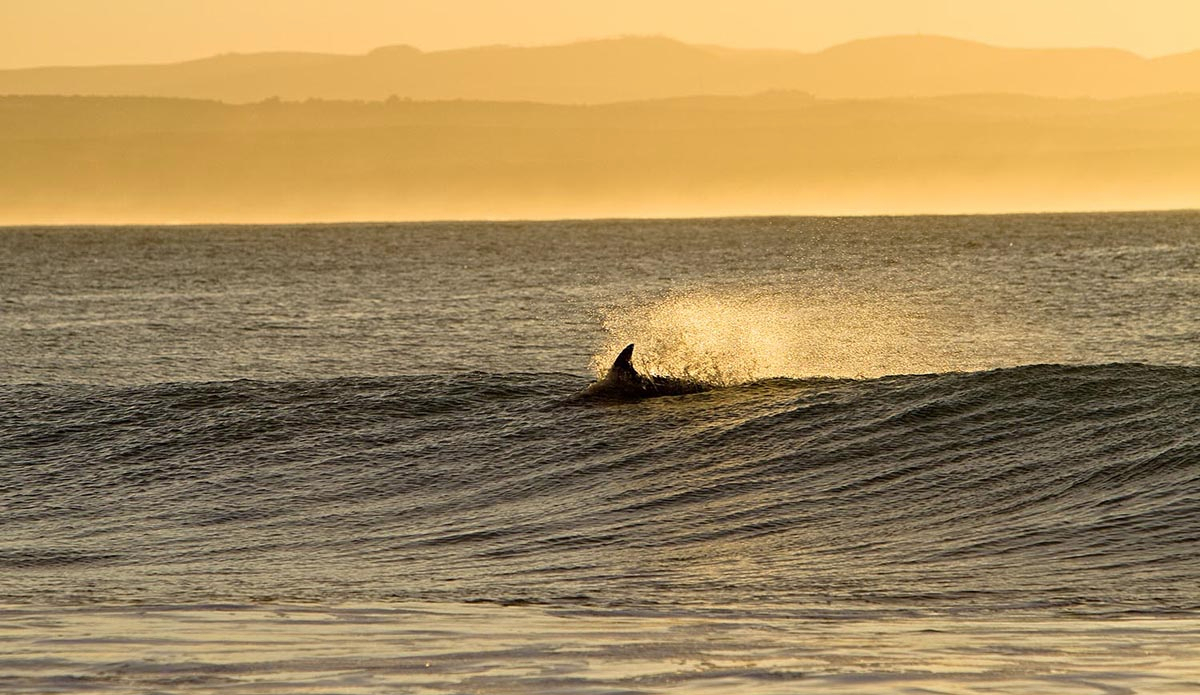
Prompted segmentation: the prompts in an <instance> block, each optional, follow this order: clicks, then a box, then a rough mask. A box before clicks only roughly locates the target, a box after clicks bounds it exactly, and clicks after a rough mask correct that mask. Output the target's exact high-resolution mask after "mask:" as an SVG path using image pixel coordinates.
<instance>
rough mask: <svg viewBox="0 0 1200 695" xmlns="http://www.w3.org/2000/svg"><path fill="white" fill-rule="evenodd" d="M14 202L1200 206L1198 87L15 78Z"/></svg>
mask: <svg viewBox="0 0 1200 695" xmlns="http://www.w3.org/2000/svg"><path fill="white" fill-rule="evenodd" d="M0 148H2V149H3V151H4V152H5V156H4V157H0V190H3V191H4V192H5V195H4V196H3V197H2V198H0V224H33V223H76V222H146V223H161V222H171V221H181V222H182V221H188V222H240V221H268V222H284V221H317V220H365V219H375V220H385V219H468V218H490V219H496V218H546V217H613V216H709V215H712V216H715V215H743V214H845V213H915V212H986V211H1024V210H1097V209H1101V210H1113V209H1134V208H1146V209H1149V208H1160V209H1161V208H1185V207H1200V196H1198V195H1197V193H1196V192H1197V191H1200V95H1176V96H1156V97H1144V98H1135V99H1124V100H1106V101H1098V100H1090V99H1069V100H1068V99H1046V98H1039V97H1029V96H1010V95H971V96H954V97H928V98H916V99H885V100H825V99H813V98H811V97H809V96H807V95H804V94H802V93H779V92H776V93H768V94H762V95H758V96H753V97H719V96H712V97H691V98H680V99H669V100H660V101H642V102H626V103H618V104H609V105H585V106H569V105H554V104H535V103H514V102H499V103H496V102H467V101H443V102H406V101H403V100H394V101H388V102H369V103H363V102H337V101H319V100H313V101H308V102H291V103H290V102H278V101H266V102H261V103H255V104H245V105H231V104H223V103H219V102H214V101H192V100H181V99H156V98H130V97H37V96H32V97H0Z"/></svg>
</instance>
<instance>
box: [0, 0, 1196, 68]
mask: <svg viewBox="0 0 1200 695" xmlns="http://www.w3.org/2000/svg"><path fill="white" fill-rule="evenodd" d="M1198 28H1200V0H836V1H834V0H822V1H820V2H817V1H815V0H736V1H734V0H720V1H716V0H707V1H706V0H604V2H599V1H598V0H0V68H14V67H31V66H38V65H95V64H110V63H130V62H164V61H176V60H186V59H190V58H198V57H204V56H208V55H212V54H216V53H225V52H255V51H268V50H302V51H320V52H334V53H363V52H366V51H367V50H369V49H371V48H375V47H377V46H381V45H388V44H397V43H407V44H411V45H414V46H417V47H418V48H421V49H424V50H436V49H445V48H459V47H464V46H475V45H484V44H495V43H509V44H526V45H530V44H534V45H536V44H547V43H562V42H568V41H573V40H577V39H584V38H598V37H609V36H618V35H624V34H661V35H666V36H671V37H673V38H677V39H681V40H683V41H687V42H694V43H712V44H720V45H726V46H733V47H746V48H756V47H762V48H787V49H796V50H804V51H815V50H820V49H822V48H826V47H828V46H831V45H834V44H837V43H841V42H844V41H848V40H852V39H856V38H865V37H871V36H880V35H888V34H914V33H925V34H941V35H947V36H954V37H958V38H965V39H973V40H977V41H982V42H985V43H992V44H996V45H1001V46H1015V47H1043V48H1045V47H1072V46H1109V47H1116V48H1124V49H1128V50H1131V51H1134V52H1137V53H1140V54H1142V55H1146V56H1157V55H1164V54H1170V53H1179V52H1185V51H1191V50H1196V49H1200V29H1198Z"/></svg>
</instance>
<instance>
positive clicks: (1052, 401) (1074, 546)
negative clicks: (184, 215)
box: [0, 364, 1200, 611]
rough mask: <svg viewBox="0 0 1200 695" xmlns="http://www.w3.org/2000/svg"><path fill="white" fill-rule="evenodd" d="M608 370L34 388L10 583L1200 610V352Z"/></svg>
mask: <svg viewBox="0 0 1200 695" xmlns="http://www.w3.org/2000/svg"><path fill="white" fill-rule="evenodd" d="M584 385H585V384H584V383H583V382H582V381H581V380H580V379H579V378H578V377H575V376H571V375H564V374H505V375H493V374H484V373H471V374H461V375H453V376H419V377H394V378H347V379H335V380H315V381H294V382H252V381H235V382H219V383H176V384H159V385H150V386H138V387H121V388H115V387H99V386H82V385H80V386H37V385H15V386H9V387H8V388H7V389H6V392H5V394H4V395H3V396H2V397H0V458H2V459H3V460H2V461H0V464H2V466H0V510H3V511H0V527H2V529H3V540H2V541H0V568H2V569H3V572H0V592H3V596H2V597H0V598H3V599H5V600H26V599H33V598H45V597H46V596H58V597H62V596H70V598H72V599H78V598H81V597H83V598H88V597H91V598H94V599H95V600H126V599H129V600H153V599H177V598H187V599H190V600H214V599H221V598H236V597H243V598H244V597H279V596H281V595H283V596H284V597H287V598H296V599H302V598H308V597H312V598H322V599H332V600H336V599H387V598H402V599H446V600H468V601H477V600H483V601H536V602H546V603H557V602H572V603H574V602H585V603H603V604H616V605H642V604H653V603H660V602H666V603H673V604H678V603H719V604H740V603H756V604H769V605H794V604H797V603H800V604H809V603H814V602H826V601H838V602H841V601H845V602H852V603H858V604H869V605H889V606H892V605H901V606H916V607H954V608H956V609H963V610H967V609H983V610H986V609H989V608H994V607H999V606H1011V605H1034V604H1037V605H1044V604H1051V605H1064V606H1089V605H1103V606H1105V607H1109V608H1115V609H1129V610H1150V611H1157V610H1175V609H1186V608H1195V607H1197V606H1200V589H1198V588H1197V587H1198V586H1200V582H1198V581H1197V579H1198V578H1200V563H1198V561H1197V560H1196V558H1197V557H1198V556H1200V405H1198V404H1200V369H1198V368H1195V367H1155V366H1147V365H1140V364H1109V365H1099V366H1056V365H1036V366H1029V367H1019V368H1013V369H1004V370H996V371H990V372H975V373H949V374H933V375H917V376H893V377H885V378H880V379H872V380H861V381H854V380H820V379H817V380H769V381H761V382H756V383H752V384H747V385H743V386H739V387H733V388H728V389H722V390H718V391H713V392H707V393H702V394H696V395H691V396H685V397H678V398H662V399H652V400H645V401H638V402H630V403H615V404H614V403H578V402H572V401H570V400H569V399H568V398H567V396H568V395H569V394H571V393H573V392H575V391H577V390H579V389H580V388H582V387H583V386H584ZM914 587H919V588H914ZM64 592H65V593H64Z"/></svg>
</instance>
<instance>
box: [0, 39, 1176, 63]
mask: <svg viewBox="0 0 1200 695" xmlns="http://www.w3.org/2000/svg"><path fill="white" fill-rule="evenodd" d="M889 39H927V40H929V39H931V40H943V41H954V42H958V43H963V44H973V45H975V46H983V47H987V48H994V49H999V50H1010V51H1035V52H1036V51H1115V52H1119V53H1124V54H1127V55H1130V56H1133V57H1135V58H1139V59H1141V60H1146V61H1152V60H1159V59H1162V58H1170V57H1174V56H1182V55H1189V54H1191V53H1200V47H1197V48H1192V49H1188V50H1184V51H1173V52H1169V53H1163V54H1159V55H1148V54H1145V53H1139V52H1138V51H1135V50H1132V49H1128V48H1120V47H1117V46H1101V45H1081V46H1061V45H1060V46H1011V45H1004V44H1000V43H991V42H988V41H980V40H976V39H967V38H962V37H958V36H951V35H948V34H925V33H921V32H917V33H896V34H877V35H871V36H862V37H859V38H855V39H847V40H844V41H838V42H836V43H832V44H829V45H827V46H825V47H823V48H820V49H816V50H804V49H799V48H774V47H769V46H761V47H748V46H740V45H726V44H719V43H709V42H690V41H686V40H683V39H678V38H675V37H673V36H669V35H667V34H612V35H608V36H597V37H584V38H578V39H574V40H564V41H559V42H554V43H503V42H499V43H488V44H471V45H464V46H456V47H452V48H435V49H425V48H420V47H418V46H416V45H413V44H411V43H404V42H399V43H388V44H382V45H378V46H374V47H372V48H369V49H367V50H366V51H364V52H360V53H337V52H327V51H313V50H298V49H266V50H256V51H249V52H247V51H221V52H216V53H208V54H205V55H201V56H196V57H193V58H184V59H168V60H157V61H142V62H115V63H111V62H109V63H106V62H100V63H47V64H38V65H20V66H9V67H3V66H0V72H10V71H12V72H15V71H22V70H54V69H69V68H120V67H139V66H152V65H154V66H159V65H183V64H187V63H195V62H200V61H205V60H212V59H215V58H225V57H253V56H264V55H311V56H326V57H330V58H365V57H367V56H370V55H371V54H372V53H375V52H377V51H380V50H384V49H389V48H409V49H412V50H414V51H416V52H417V53H419V54H421V55H437V54H441V53H459V52H466V51H480V50H488V49H493V50H495V49H511V50H530V49H539V48H566V47H570V46H580V45H586V44H596V43H607V42H618V41H645V40H659V41H667V42H671V43H675V44H679V45H681V46H688V47H692V48H701V49H710V50H714V49H715V50H723V51H739V52H746V53H758V52H761V53H793V54H798V55H806V56H814V55H820V54H821V53H825V52H828V51H831V50H833V49H835V48H840V47H843V46H848V45H851V44H855V43H862V42H869V41H885V40H889Z"/></svg>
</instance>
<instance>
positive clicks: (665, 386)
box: [583, 343, 712, 398]
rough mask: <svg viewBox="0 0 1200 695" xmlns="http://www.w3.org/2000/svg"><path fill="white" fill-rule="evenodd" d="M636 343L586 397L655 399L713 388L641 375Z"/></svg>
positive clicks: (665, 377)
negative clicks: (635, 359)
mask: <svg viewBox="0 0 1200 695" xmlns="http://www.w3.org/2000/svg"><path fill="white" fill-rule="evenodd" d="M632 359H633V343H630V344H629V345H626V346H625V349H624V350H622V351H621V354H619V355H617V359H616V360H615V361H614V362H613V364H612V367H609V369H608V373H607V374H605V375H604V377H603V378H602V379H600V380H599V381H593V382H592V383H591V385H590V386H588V387H587V388H586V389H584V390H583V395H585V396H596V397H600V398H653V397H654V396H682V395H684V394H688V393H699V392H701V391H707V390H709V389H711V388H712V387H711V386H709V385H708V384H704V383H701V382H698V381H689V380H687V379H676V378H674V377H669V376H654V375H649V374H641V373H639V372H638V370H636V369H634V368H633V362H632V361H631V360H632Z"/></svg>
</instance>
